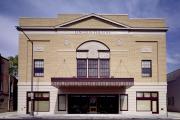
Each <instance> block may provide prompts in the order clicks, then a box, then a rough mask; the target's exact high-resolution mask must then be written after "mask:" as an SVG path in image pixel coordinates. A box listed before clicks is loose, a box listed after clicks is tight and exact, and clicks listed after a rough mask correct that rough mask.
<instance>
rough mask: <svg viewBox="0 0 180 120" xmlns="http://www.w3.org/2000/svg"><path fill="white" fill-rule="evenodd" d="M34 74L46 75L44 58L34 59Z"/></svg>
mask: <svg viewBox="0 0 180 120" xmlns="http://www.w3.org/2000/svg"><path fill="white" fill-rule="evenodd" d="M34 76H35V77H42V76H44V60H43V59H35V60H34Z"/></svg>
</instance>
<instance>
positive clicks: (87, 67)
mask: <svg viewBox="0 0 180 120" xmlns="http://www.w3.org/2000/svg"><path fill="white" fill-rule="evenodd" d="M87 73H88V75H87ZM109 76H110V70H109V59H77V77H79V78H86V77H89V78H98V77H100V78H108V77H109Z"/></svg>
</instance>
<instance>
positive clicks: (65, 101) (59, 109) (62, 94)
mask: <svg viewBox="0 0 180 120" xmlns="http://www.w3.org/2000/svg"><path fill="white" fill-rule="evenodd" d="M60 96H64V97H65V109H60V108H59V97H60ZM66 104H67V97H66V94H58V111H66V109H67V105H66Z"/></svg>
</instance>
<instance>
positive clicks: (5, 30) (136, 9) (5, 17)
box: [0, 0, 180, 72]
mask: <svg viewBox="0 0 180 120" xmlns="http://www.w3.org/2000/svg"><path fill="white" fill-rule="evenodd" d="M179 12H180V0H0V27H1V29H0V53H1V54H2V56H5V57H8V56H14V55H16V54H18V32H17V31H16V29H15V27H14V26H16V25H18V19H19V17H23V16H24V17H56V15H57V14H59V13H97V14H98V13H106V14H128V15H129V17H130V18H164V19H165V20H166V23H167V25H168V27H169V31H168V32H167V70H168V72H170V71H173V70H175V69H178V68H180V40H179V39H180V13H179Z"/></svg>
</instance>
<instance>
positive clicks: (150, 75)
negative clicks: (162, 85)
mask: <svg viewBox="0 0 180 120" xmlns="http://www.w3.org/2000/svg"><path fill="white" fill-rule="evenodd" d="M145 61H146V62H147V61H148V62H150V68H149V69H150V74H149V75H148V76H145V75H143V68H144V67H143V62H145ZM141 76H142V77H152V60H149V59H145V60H141Z"/></svg>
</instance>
